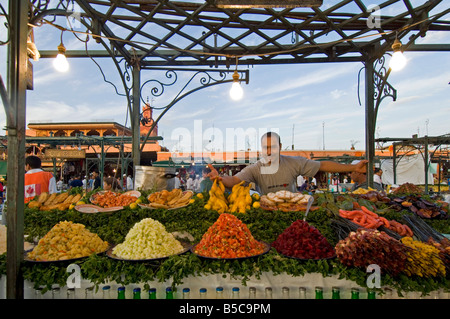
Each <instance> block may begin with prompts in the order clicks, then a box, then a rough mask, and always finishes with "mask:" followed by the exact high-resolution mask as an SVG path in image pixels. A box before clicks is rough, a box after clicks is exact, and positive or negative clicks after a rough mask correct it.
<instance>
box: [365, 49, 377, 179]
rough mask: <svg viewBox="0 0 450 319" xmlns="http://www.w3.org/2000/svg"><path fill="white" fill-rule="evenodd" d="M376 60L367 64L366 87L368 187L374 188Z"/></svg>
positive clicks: (370, 60)
mask: <svg viewBox="0 0 450 319" xmlns="http://www.w3.org/2000/svg"><path fill="white" fill-rule="evenodd" d="M374 61H375V60H374V59H373V58H370V59H368V60H366V62H365V66H366V68H365V71H366V72H365V85H366V90H365V91H366V94H365V95H366V159H367V160H368V161H369V162H368V164H367V175H366V177H367V185H368V186H369V187H372V188H373V159H374V156H375V121H374V117H375V108H374V106H375V101H374V67H373V64H374Z"/></svg>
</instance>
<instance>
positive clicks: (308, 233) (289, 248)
mask: <svg viewBox="0 0 450 319" xmlns="http://www.w3.org/2000/svg"><path fill="white" fill-rule="evenodd" d="M272 247H274V248H275V249H276V250H277V251H278V252H279V253H280V254H283V255H285V256H288V257H294V258H301V259H324V258H330V257H333V256H334V255H335V252H334V248H333V246H332V245H330V243H329V242H328V241H327V239H326V238H325V237H324V236H323V235H322V234H321V233H320V232H319V231H318V230H317V229H316V228H314V227H313V226H310V225H309V224H308V223H307V222H305V221H303V220H296V221H295V222H293V223H292V224H291V225H290V226H289V227H288V228H286V229H285V230H284V232H283V233H281V234H280V235H279V236H278V238H277V239H276V240H275V241H274V242H273V243H272Z"/></svg>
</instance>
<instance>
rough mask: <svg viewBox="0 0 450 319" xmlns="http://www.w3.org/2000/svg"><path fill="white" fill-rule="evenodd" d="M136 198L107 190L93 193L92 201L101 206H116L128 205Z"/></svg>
mask: <svg viewBox="0 0 450 319" xmlns="http://www.w3.org/2000/svg"><path fill="white" fill-rule="evenodd" d="M136 200H137V197H135V196H130V195H126V194H120V193H114V192H111V191H106V192H102V193H96V194H94V195H92V199H91V203H92V204H95V205H98V206H101V207H116V206H128V205H130V204H132V203H134V202H135V201H136Z"/></svg>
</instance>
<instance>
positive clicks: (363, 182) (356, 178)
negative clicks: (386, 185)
mask: <svg viewBox="0 0 450 319" xmlns="http://www.w3.org/2000/svg"><path fill="white" fill-rule="evenodd" d="M359 162H360V161H358V160H355V161H353V162H352V163H353V164H355V165H357V164H358V163H359ZM350 178H351V179H352V180H353V186H352V189H351V191H352V192H353V191H354V190H356V189H358V188H366V189H367V188H368V185H367V176H366V173H363V172H351V173H350ZM373 188H374V189H376V190H379V191H382V190H383V185H381V184H379V183H377V182H373Z"/></svg>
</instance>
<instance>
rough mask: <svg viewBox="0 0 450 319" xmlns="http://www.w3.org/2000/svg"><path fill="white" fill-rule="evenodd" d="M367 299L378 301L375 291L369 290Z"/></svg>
mask: <svg viewBox="0 0 450 319" xmlns="http://www.w3.org/2000/svg"><path fill="white" fill-rule="evenodd" d="M367 299H376V298H375V290H369V292H368V293H367Z"/></svg>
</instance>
